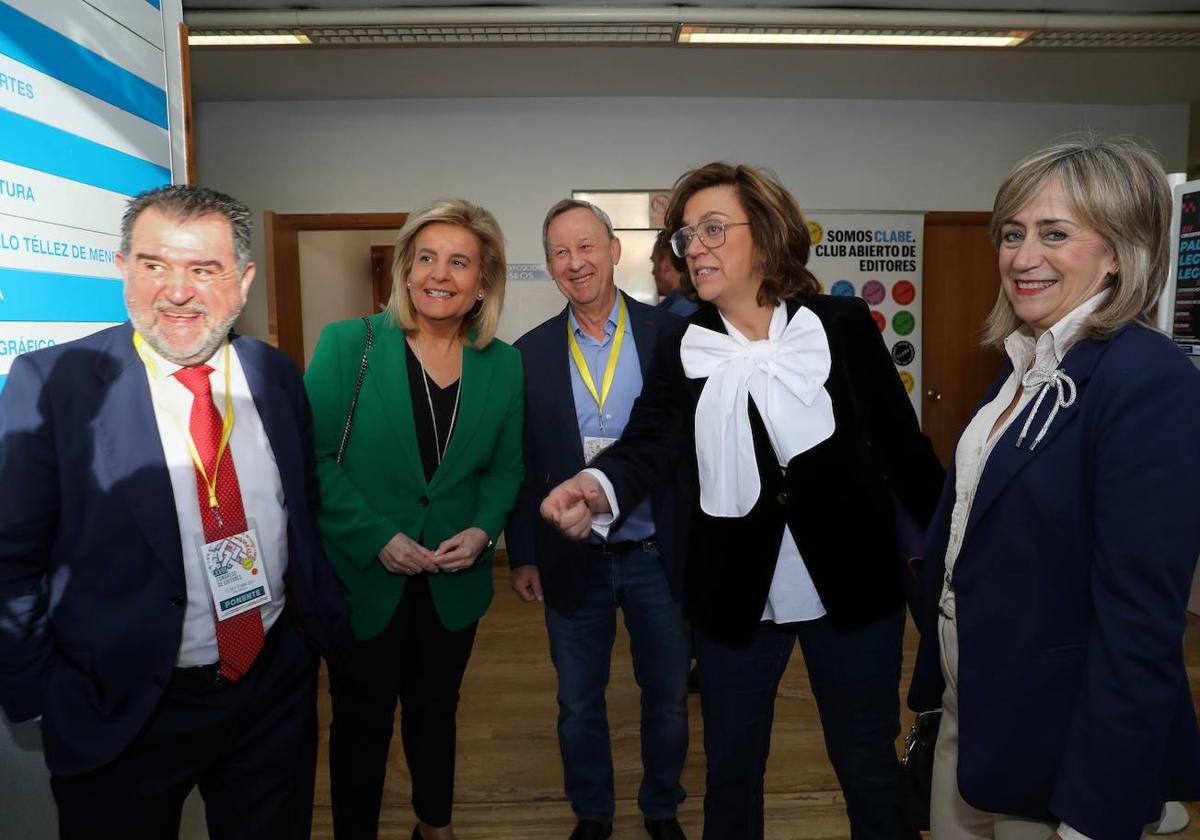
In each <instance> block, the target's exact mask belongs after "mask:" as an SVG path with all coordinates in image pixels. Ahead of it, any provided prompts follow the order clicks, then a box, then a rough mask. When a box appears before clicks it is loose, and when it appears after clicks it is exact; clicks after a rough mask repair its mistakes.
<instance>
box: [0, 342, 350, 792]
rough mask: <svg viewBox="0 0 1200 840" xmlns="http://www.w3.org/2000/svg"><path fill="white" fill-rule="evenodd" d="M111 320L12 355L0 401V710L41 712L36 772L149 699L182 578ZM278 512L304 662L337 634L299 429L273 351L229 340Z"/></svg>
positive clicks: (340, 624)
mask: <svg viewBox="0 0 1200 840" xmlns="http://www.w3.org/2000/svg"><path fill="white" fill-rule="evenodd" d="M132 339H133V328H132V326H131V325H130V324H129V323H128V322H126V323H125V324H122V325H120V326H117V327H112V328H110V329H106V330H103V331H101V332H99V333H96V334H95V335H92V336H89V337H87V338H83V339H80V340H78V341H72V342H69V343H66V344H61V345H58V346H56V347H51V348H48V349H46V350H40V351H38V352H36V353H30V354H27V355H23V356H20V357H18V358H17V359H16V360H14V362H13V366H12V370H11V372H10V373H9V377H8V382H7V385H6V387H5V389H4V391H3V393H0V704H2V705H3V707H4V710H5V712H6V714H7V715H8V716H9V718H11V719H12V720H16V721H19V720H25V719H27V718H31V717H34V716H37V715H42V716H43V721H42V729H43V733H44V736H45V750H46V763H47V765H48V766H49V768H50V770H51V772H53V773H56V774H72V773H80V772H85V771H87V770H91V769H94V768H96V767H99V766H101V765H103V764H106V763H107V762H109V761H111V760H112V759H113V758H115V757H116V756H117V755H119V754H120V752H121V751H122V750H123V749H125V748H126V747H127V746H128V745H129V743H130V742H131V741H132V740H133V739H134V737H135V736H136V735H137V733H138V732H139V731H140V730H141V728H142V727H143V725H144V724H145V723H146V721H147V719H148V718H149V717H150V715H151V714H152V713H153V711H154V709H155V707H156V706H157V705H158V703H159V700H160V699H161V697H162V694H163V690H164V688H165V686H166V685H167V681H168V679H169V677H170V675H171V670H172V668H173V667H174V664H175V658H176V654H177V652H178V648H179V642H180V637H181V634H182V625H183V614H184V609H183V607H184V604H185V595H186V588H185V581H184V571H183V557H182V555H181V551H182V549H181V545H180V535H179V525H178V521H177V516H176V512H175V501H174V496H173V494H172V491H171V481H170V478H169V476H168V472H167V467H166V463H165V460H164V458H163V451H162V443H161V441H160V439H159V435H158V426H157V424H156V422H155V418H154V410H153V406H152V404H151V400H150V387H149V383H148V381H147V378H146V371H145V369H144V367H143V366H142V364H141V362H140V360H139V359H138V357H137V354H136V351H135V350H134V347H133V340H132ZM233 349H234V351H235V352H236V353H237V354H238V359H239V360H240V361H241V365H242V369H243V370H244V371H245V374H246V379H247V381H248V382H249V385H250V390H251V393H252V394H253V395H254V404H255V407H256V408H257V409H258V413H259V416H260V417H261V418H262V424H263V428H264V430H265V431H266V434H267V437H268V438H269V440H270V441H271V449H272V452H273V454H274V456H275V462H276V464H277V465H278V468H279V477H280V480H281V483H282V485H283V492H284V501H285V504H286V506H287V511H288V571H287V604H288V609H287V613H285V615H284V616H281V618H280V619H279V620H281V621H282V620H287V619H288V617H289V616H290V619H291V620H292V621H293V622H294V623H295V624H296V625H297V626H298V628H300V629H301V632H302V634H303V635H304V637H305V638H307V639H308V640H309V641H310V642H311V643H312V645H313V647H314V650H315V651H316V652H327V651H329V650H330V649H331V648H334V647H336V646H338V645H339V644H340V643H341V640H342V639H343V638H345V635H344V634H345V633H346V632H347V630H346V628H347V614H346V611H345V605H344V601H343V598H342V594H341V587H340V584H339V582H338V581H337V578H336V576H335V575H334V573H333V570H332V568H331V567H330V565H329V563H328V561H327V560H326V558H325V555H324V553H323V551H322V549H321V545H320V541H319V538H318V535H317V530H316V526H315V520H314V512H315V508H316V505H317V500H318V495H317V485H316V480H315V477H314V471H313V456H312V442H311V420H310V415H309V408H308V401H307V397H306V396H305V392H304V387H303V385H302V384H301V381H300V376H299V373H298V372H297V371H296V369H295V366H294V365H293V364H292V362H291V361H290V360H289V359H287V357H285V356H284V355H283V354H281V353H280V352H279V351H278V350H275V349H273V348H271V347H269V346H267V345H265V344H263V343H262V342H259V341H255V340H253V339H249V338H243V337H235V338H234V339H233Z"/></svg>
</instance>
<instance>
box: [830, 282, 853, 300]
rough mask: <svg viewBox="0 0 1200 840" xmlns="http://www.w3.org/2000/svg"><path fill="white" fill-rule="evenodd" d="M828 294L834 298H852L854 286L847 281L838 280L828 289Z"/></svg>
mask: <svg viewBox="0 0 1200 840" xmlns="http://www.w3.org/2000/svg"><path fill="white" fill-rule="evenodd" d="M829 294H831V295H833V296H834V297H854V284H853V283H851V282H850V281H849V280H838V281H837V282H836V283H834V284H833V287H832V288H830V290H829Z"/></svg>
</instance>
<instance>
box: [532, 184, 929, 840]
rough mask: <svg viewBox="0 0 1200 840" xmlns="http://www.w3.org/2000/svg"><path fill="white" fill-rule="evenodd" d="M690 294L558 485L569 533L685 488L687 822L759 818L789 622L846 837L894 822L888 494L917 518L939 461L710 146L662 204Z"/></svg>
mask: <svg viewBox="0 0 1200 840" xmlns="http://www.w3.org/2000/svg"><path fill="white" fill-rule="evenodd" d="M666 224H667V226H668V229H672V230H675V233H674V236H673V237H672V247H673V248H674V249H675V252H676V253H677V254H679V255H680V256H682V257H685V258H686V259H687V263H688V269H689V278H690V279H689V280H685V283H687V284H688V285H689V286H690V287H691V288H690V289H689V290H688V291H689V293H690V294H691V295H692V296H693V297H698V298H699V301H700V308H699V311H697V312H696V313H695V314H694V315H692V316H691V317H690V318H689V319H688V320H687V321H680V322H679V323H678V325H677V326H676V327H668V328H666V329H664V330H663V332H662V333H661V334H660V346H659V349H658V351H657V353H656V355H655V361H654V364H653V365H652V367H651V368H650V370H649V372H648V373H647V376H646V380H645V384H644V386H643V390H642V396H641V398H640V399H639V400H638V402H637V404H636V405H635V406H634V410H633V415H632V417H631V418H630V421H629V425H628V426H626V429H625V433H624V435H623V436H622V437H621V440H620V441H618V442H617V443H616V444H614V445H613V446H612V447H610V448H609V449H608V450H607V451H605V452H603V453H602V454H600V455H599V456H598V457H597V458H596V459H595V460H594V461H593V462H592V463H591V464H590V466H589V469H587V470H585V471H584V472H582V473H580V474H579V475H577V476H575V477H574V478H572V479H570V480H569V481H567V482H564V483H563V484H561V485H559V486H558V487H557V488H555V489H554V490H553V491H552V492H551V494H550V495H549V496H548V497H547V498H546V500H545V502H544V503H543V505H542V514H543V515H544V516H545V517H546V518H547V519H549V520H551V521H553V522H554V523H555V524H556V525H558V527H559V528H560V529H561V530H562V531H563V532H564V533H565V534H567V535H568V536H572V537H575V538H579V539H582V538H584V537H586V536H587V534H588V532H589V531H590V530H592V529H593V528H595V529H597V530H599V531H601V532H603V530H604V529H605V528H607V527H609V526H611V524H612V523H613V522H614V521H619V519H620V516H621V512H622V511H627V510H632V509H633V508H634V507H636V506H637V503H638V502H639V501H640V500H641V499H642V498H644V497H645V496H646V494H647V493H648V492H649V491H650V490H651V488H653V487H655V486H656V485H657V484H659V483H660V482H662V481H669V480H674V479H675V478H679V479H680V480H681V486H682V487H683V488H684V492H687V493H689V494H691V498H692V500H693V502H694V503H693V504H692V505H691V506H690V507H691V516H692V522H691V534H692V546H691V553H690V554H689V555H688V556H689V560H688V567H687V575H686V577H687V585H686V593H687V607H688V612H689V615H690V617H691V619H692V621H693V623H694V626H695V631H696V654H697V659H698V661H699V672H700V687H701V698H702V706H703V712H704V746H705V751H706V754H707V758H708V775H707V788H706V791H707V792H706V795H705V800H704V813H705V826H704V837H705V840H718V838H720V840H755V838H761V837H762V836H763V804H762V803H763V773H764V771H765V769H766V763H767V753H768V750H769V747H770V736H771V723H772V717H773V713H774V702H775V694H776V691H777V689H778V685H779V680H780V677H781V676H782V675H783V672H784V669H785V668H786V666H787V662H788V658H789V656H790V655H791V651H792V648H793V646H794V645H795V643H796V641H797V639H798V640H799V642H800V645H801V648H802V650H803V652H804V658H805V663H806V665H807V668H808V673H809V679H810V682H811V684H812V689H813V695H814V696H815V698H816V701H817V705H818V709H819V711H820V715H821V722H822V727H823V729H824V735H825V743H826V747H827V749H828V752H829V757H830V760H831V761H832V763H833V766H834V769H835V771H836V772H837V775H838V780H839V781H840V783H841V785H842V789H843V791H844V792H845V796H846V807H847V812H848V814H849V817H850V822H851V826H852V831H853V835H854V837H855V838H899V837H914V836H915V834H912V833H908V832H906V831H905V829H904V828H903V827H902V821H901V813H900V797H899V790H898V786H897V774H896V757H895V752H894V741H895V738H896V736H897V735H898V733H899V729H900V722H899V703H898V692H899V680H900V658H901V656H900V650H901V640H902V636H903V631H904V597H903V594H902V582H901V577H900V574H901V572H900V569H901V566H900V563H899V562H898V552H899V549H898V547H897V540H896V534H895V526H894V524H893V523H894V518H893V511H894V500H895V499H898V500H899V501H900V502H901V503H902V505H903V507H904V508H906V509H907V511H908V512H909V513H910V514H911V515H912V516H913V517H915V518H916V519H917V520H918V521H919V522H920V523H921V524H922V526H923V525H924V524H925V523H927V522H928V520H929V517H930V515H931V513H932V511H933V507H934V504H935V502H936V500H937V496H938V492H939V490H940V488H941V484H942V479H943V471H942V468H941V465H940V464H939V463H938V461H937V458H936V457H935V456H934V454H933V450H932V447H931V446H930V444H929V441H928V440H927V439H926V438H925V437H924V436H923V435H922V434H921V432H920V430H919V428H918V426H917V420H916V417H915V415H914V413H913V410H912V406H911V404H910V403H909V400H908V397H907V395H906V394H905V391H904V387H903V385H902V384H901V383H900V379H899V377H898V376H897V375H896V370H895V368H894V367H893V365H892V362H891V359H890V357H889V355H888V353H887V350H886V348H885V347H884V343H883V340H882V338H881V336H880V334H879V330H878V329H877V328H876V326H875V324H874V322H873V321H872V319H871V317H870V315H869V313H868V310H867V307H866V306H865V305H864V304H863V302H862V301H861V300H858V299H854V298H834V297H826V296H824V295H821V294H818V289H819V286H818V283H817V280H816V278H815V277H814V276H813V275H812V273H811V272H809V271H808V269H807V268H806V267H805V265H806V263H807V261H808V254H809V246H810V240H809V233H808V227H807V225H806V224H805V221H804V217H803V215H802V214H801V212H800V208H799V207H798V206H797V204H796V201H795V199H794V198H792V196H791V195H790V194H789V193H788V192H787V190H785V189H784V188H783V187H782V186H780V185H779V184H778V183H776V182H775V181H774V180H772V179H771V178H770V177H768V176H767V175H766V174H764V173H763V172H762V171H760V170H758V169H755V168H754V167H750V166H734V165H730V164H727V163H712V164H709V165H707V166H704V167H701V168H699V169H696V170H693V171H691V172H688V173H686V174H685V175H683V177H681V178H680V179H679V181H678V182H677V183H676V185H675V191H674V193H673V196H672V199H671V204H670V207H669V208H668V210H667V214H666Z"/></svg>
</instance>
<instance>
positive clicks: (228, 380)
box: [133, 332, 271, 621]
mask: <svg viewBox="0 0 1200 840" xmlns="http://www.w3.org/2000/svg"><path fill="white" fill-rule="evenodd" d="M145 345H146V343H145V341H144V340H143V338H142V336H141V335H140V334H139V333H137V332H134V334H133V346H134V349H136V350H137V354H138V358H140V359H141V360H142V364H143V365H145V367H146V370H147V371H148V372H149V374H150V382H151V384H152V387H151V394H152V396H154V397H155V402H156V403H158V405H159V406H160V407H161V408H162V409H163V411H165V412H166V414H167V415H168V416H169V417H170V418H171V420H172V421H173V422H174V423H175V425H176V426H177V427H178V429H179V432H180V434H181V435H182V437H183V439H184V441H185V442H186V443H187V448H188V454H189V455H191V457H192V463H193V464H194V465H195V467H196V472H197V474H198V475H199V476H200V480H201V481H202V482H203V484H204V487H205V489H206V490H207V492H208V506H209V509H210V510H211V511H212V513H213V516H214V517H215V518H216V520H217V527H219V528H223V527H224V526H225V522H224V520H223V519H222V518H221V508H220V504H219V502H218V500H217V477H218V476H219V475H220V472H221V461H222V459H223V458H224V456H225V453H226V452H228V450H229V440H230V438H231V437H233V423H234V417H233V388H232V365H231V363H230V358H229V357H230V350H229V341H228V339H227V340H226V341H225V416H224V418H223V422H222V424H221V439H220V443H219V444H218V446H217V456H216V458H215V459H213V472H212V476H211V477H210V476H209V475H208V471H207V470H206V469H205V468H204V461H203V459H202V458H201V457H200V451H199V450H198V449H197V448H196V442H195V441H194V440H193V439H192V432H191V429H190V428H189V427H188V425H187V424H186V423H184V422H183V418H182V417H180V416H179V413H178V412H177V411H175V410H174V408H173V407H172V406H171V405H170V404H169V403H168V402H167V400H165V399H160V398H158V397H159V396H160V395H159V394H158V393H157V392H158V389H159V388H160V387H161V385H160V379H159V375H158V365H157V363H156V362H155V360H154V357H153V356H151V355H149V354H147V352H146V346H145ZM195 542H196V547H197V550H198V552H199V554H200V557H201V560H202V561H203V564H204V569H205V571H206V573H207V574H206V575H205V578H206V579H207V581H208V586H209V592H210V594H211V595H212V599H213V606H214V608H215V609H216V615H217V620H218V621H223V620H224V619H227V618H232V617H233V616H235V615H238V614H239V613H243V612H247V611H248V610H251V609H254V608H256V607H259V606H261V605H262V604H266V603H270V601H271V590H270V586H269V584H268V583H267V576H266V575H265V574H260V573H259V571H260V567H261V566H262V552H261V551H260V550H259V542H258V534H257V533H256V532H255V530H254V528H253V527H252V526H251V525H250V523H249V521H247V528H246V530H245V531H241V532H239V533H237V534H230V535H228V536H225V537H222V538H220V539H216V540H213V541H211V542H205V541H204V535H203V534H199V535H197V536H196V538H195Z"/></svg>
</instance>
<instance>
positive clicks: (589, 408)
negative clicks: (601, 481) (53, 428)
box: [563, 292, 654, 542]
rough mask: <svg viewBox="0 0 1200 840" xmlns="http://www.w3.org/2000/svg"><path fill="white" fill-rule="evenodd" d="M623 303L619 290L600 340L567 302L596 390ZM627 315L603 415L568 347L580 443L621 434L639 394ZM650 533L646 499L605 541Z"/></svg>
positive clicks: (651, 515)
mask: <svg viewBox="0 0 1200 840" xmlns="http://www.w3.org/2000/svg"><path fill="white" fill-rule="evenodd" d="M620 304H621V293H620V292H617V299H616V300H615V301H614V302H613V308H612V311H611V312H610V313H609V314H608V320H606V321H605V322H604V339H603V340H602V341H601V340H598V339H595V338H593V337H592V336H590V335H588V334H587V333H586V332H584V331H583V330H582V329H581V328H580V326H579V322H578V321H576V320H575V312H574V311H573V310H571V309H570V308H569V307H568V309H567V318H568V319H569V322H570V326H571V330H572V331H573V332H574V333H575V340H576V341H577V342H578V343H579V349H580V351H581V352H582V353H583V358H584V361H586V362H587V366H588V370H589V371H590V372H591V374H592V382H593V383H595V385H596V390H597V391H598V392H600V391H602V389H603V388H604V369H605V367H607V366H608V355H609V351H610V350H611V349H612V344H613V336H614V335H616V332H617V316H618V307H619V306H620ZM630 320H631V318H630V314H629V311H628V309H627V310H626V312H625V338H624V339H623V340H622V341H621V355H620V356H619V357H618V358H617V369H616V372H615V373H614V375H613V381H612V387H611V388H610V389H609V392H608V399H606V400H605V401H604V417H603V419H602V418H601V417H600V411H599V409H598V408H597V406H596V400H595V399H593V398H592V394H591V392H590V391H589V390H588V389H587V386H586V385H584V384H583V377H582V376H580V375H579V369H578V368H577V367H576V366H575V359H574V357H573V355H572V353H571V350H570V348H569V347H566V348H563V349H564V350H566V352H567V364H568V367H570V368H571V394H572V396H573V397H574V398H575V419H576V421H577V422H578V423H579V442H580V445H582V444H583V439H584V438H585V437H605V438H619V437H620V436H621V433H622V432H623V431H625V424H626V423H628V422H629V413H630V411H631V410H632V409H633V403H634V401H635V400H636V399H637V397H638V394H640V393H641V392H642V367H641V363H640V361H639V359H638V351H637V342H636V341H634V338H633V328H632V327H631V326H630ZM653 535H654V512H653V510H652V508H651V505H650V500H649V499H646V500H644V501H643V502H642V503H641V504H640V505H638V506H637V507H636V508H634V510H633V511H632V512H631V513H630V514H629V517H628V518H627V519H626V520H625V521H624V522H622V523H621V527H620V528H618V529H617V530H615V531H612V532H610V533H609V535H608V541H609V542H622V541H624V540H644V539H646V538H647V537H650V536H653Z"/></svg>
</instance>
